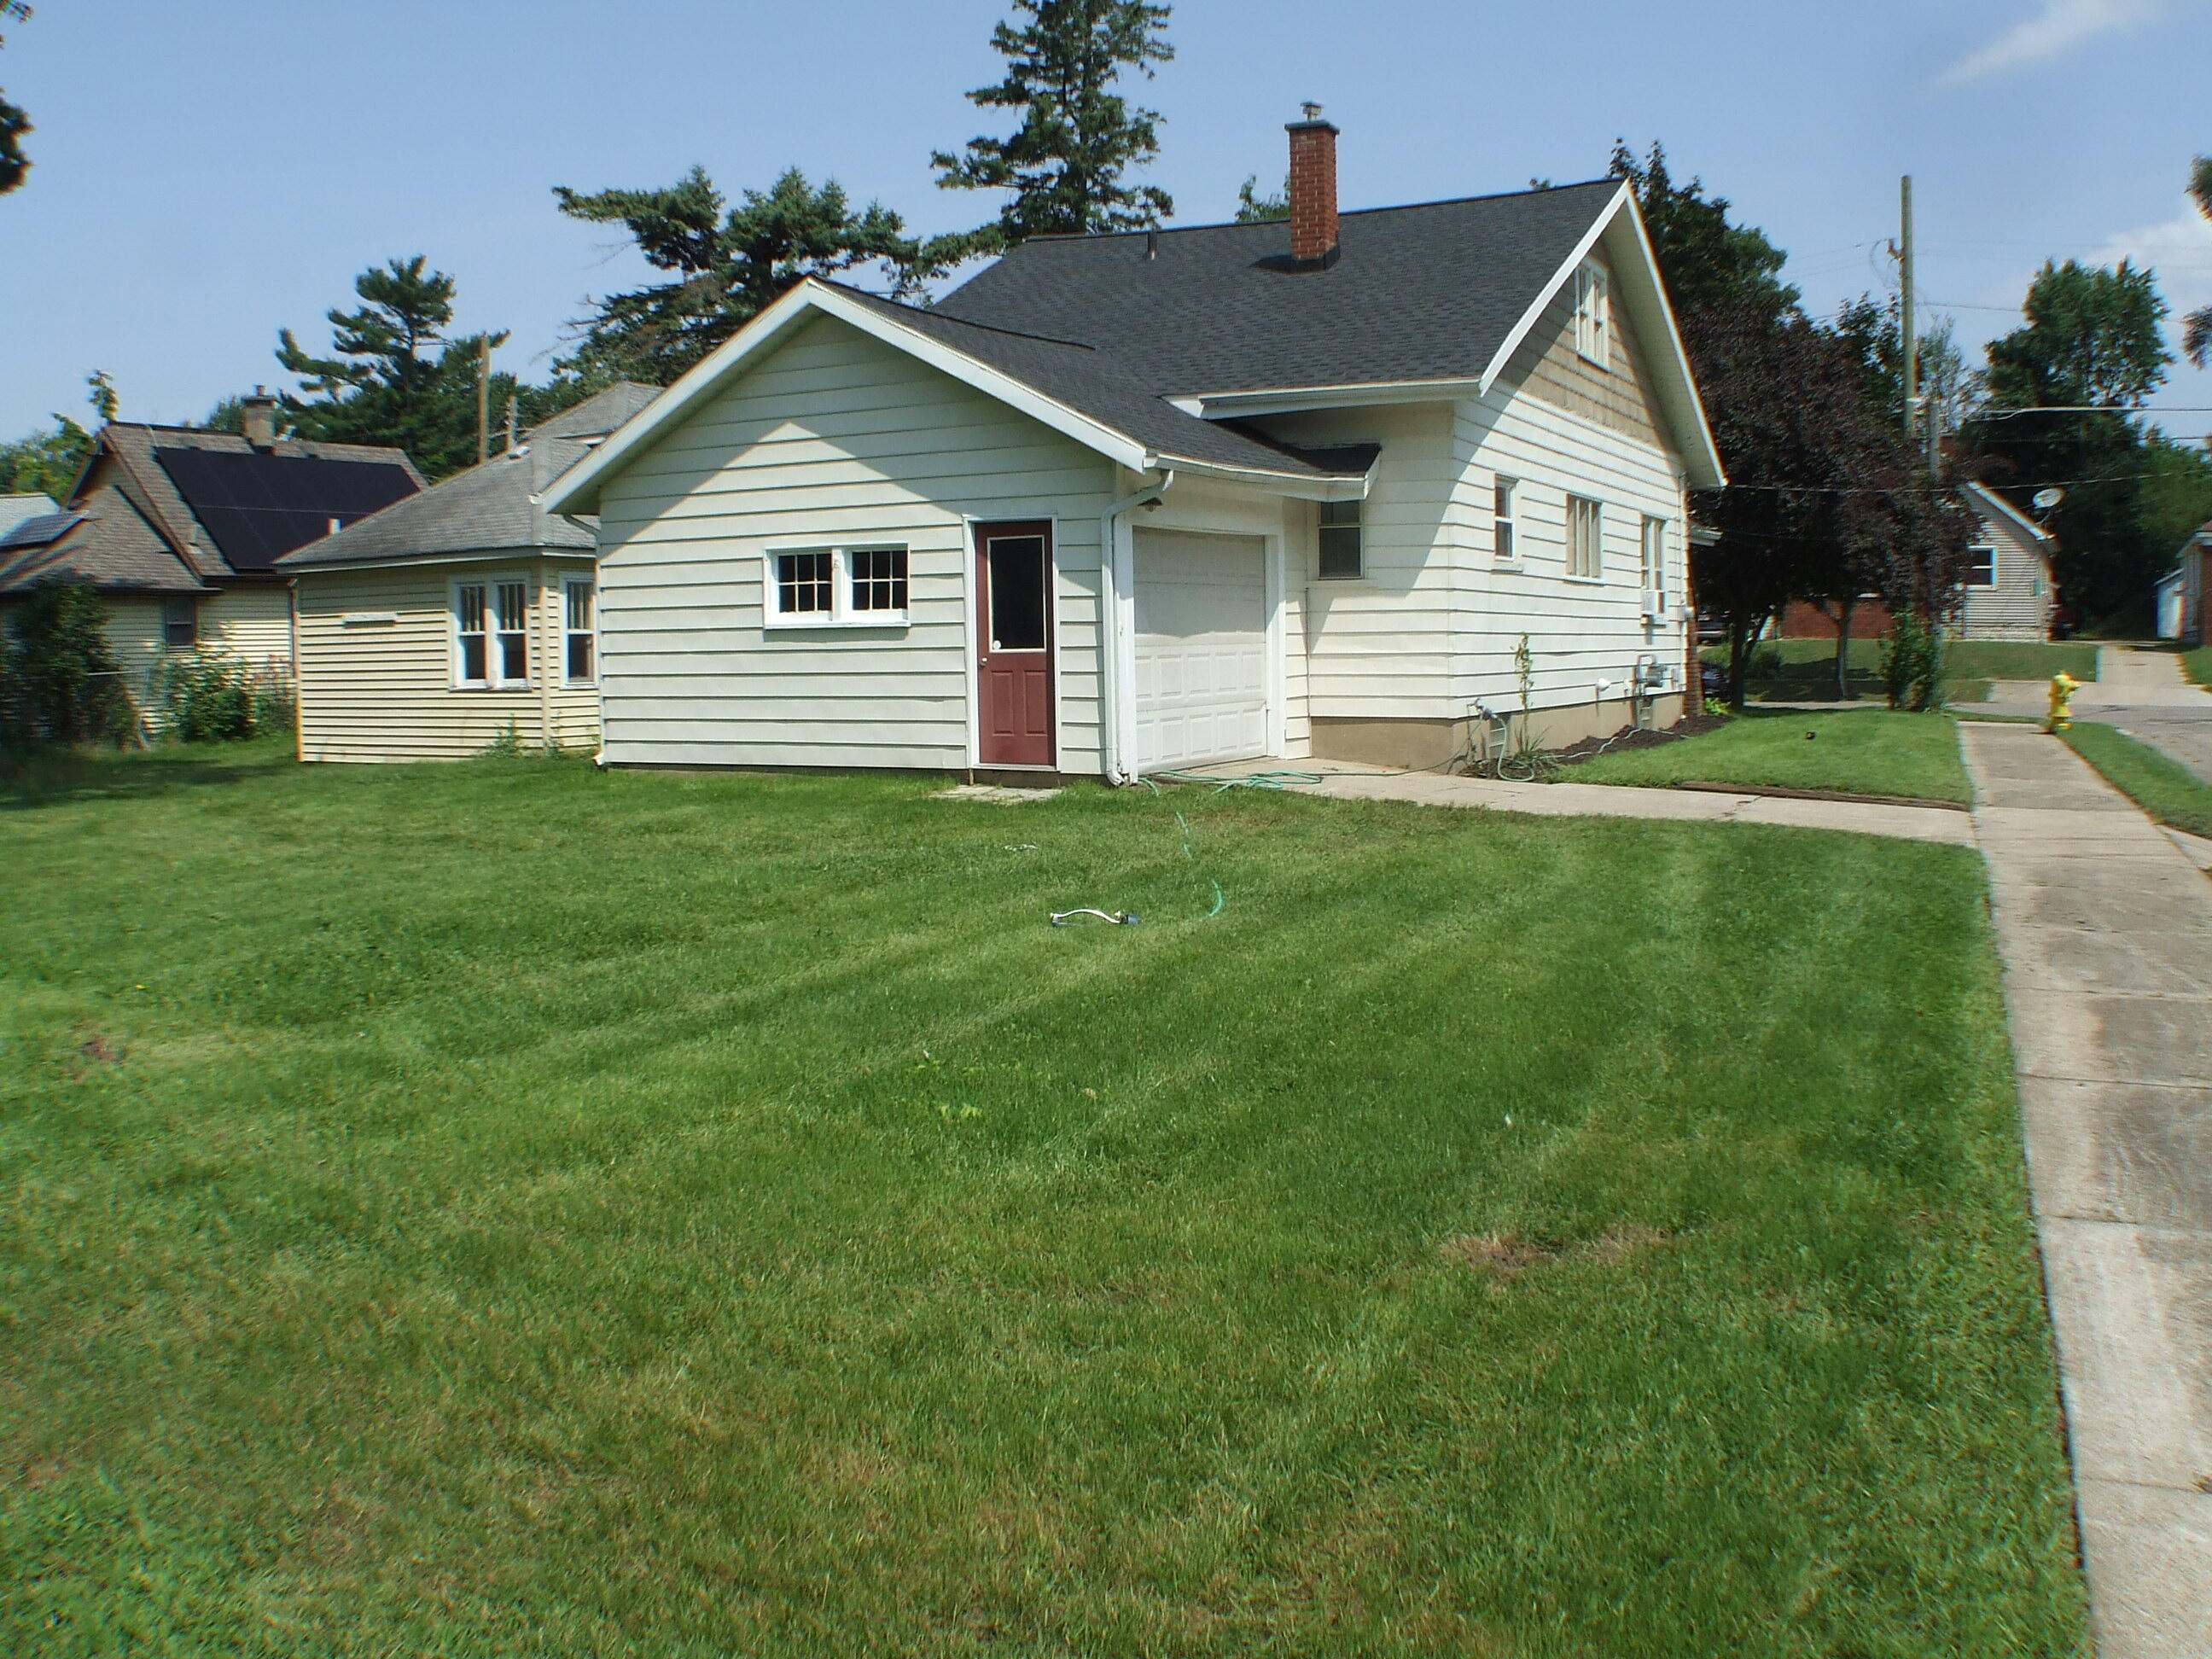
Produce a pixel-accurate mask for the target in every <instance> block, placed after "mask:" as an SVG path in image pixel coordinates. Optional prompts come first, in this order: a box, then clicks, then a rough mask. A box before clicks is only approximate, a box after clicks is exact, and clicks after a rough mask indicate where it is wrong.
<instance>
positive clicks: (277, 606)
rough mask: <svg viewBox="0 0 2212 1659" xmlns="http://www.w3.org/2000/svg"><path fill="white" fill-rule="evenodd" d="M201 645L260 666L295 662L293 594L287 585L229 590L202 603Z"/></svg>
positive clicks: (276, 584) (268, 584)
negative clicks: (293, 649)
mask: <svg viewBox="0 0 2212 1659" xmlns="http://www.w3.org/2000/svg"><path fill="white" fill-rule="evenodd" d="M199 635H200V643H201V645H203V646H204V647H207V648H208V649H210V650H217V649H219V650H223V651H228V652H229V653H231V654H232V655H233V656H237V657H243V658H245V659H246V661H248V662H250V663H252V664H253V665H255V666H256V667H260V666H261V665H264V664H267V663H271V662H274V663H277V664H281V665H283V666H285V667H287V668H289V667H290V666H291V663H292V595H291V592H290V591H289V588H288V587H287V586H285V584H283V583H282V582H270V583H266V584H262V583H255V584H252V585H251V586H246V585H240V586H236V587H225V588H223V589H222V590H221V591H220V592H215V593H210V594H207V595H205V596H204V597H203V598H202V599H201V600H200V602H199Z"/></svg>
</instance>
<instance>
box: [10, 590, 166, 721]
mask: <svg viewBox="0 0 2212 1659" xmlns="http://www.w3.org/2000/svg"><path fill="white" fill-rule="evenodd" d="M107 617H108V611H107V602H106V600H105V599H101V598H100V595H99V593H98V592H95V591H94V588H93V586H92V585H91V584H90V583H88V582H45V583H41V584H40V586H37V587H34V588H33V589H32V590H31V592H30V594H29V596H28V597H27V598H26V599H22V600H21V602H20V603H18V604H17V605H15V611H14V614H13V616H12V617H10V618H9V628H8V629H7V635H8V637H6V638H0V740H4V741H6V742H9V743H11V744H34V743H64V744H68V743H121V742H122V741H123V740H124V739H125V738H128V737H129V736H130V735H131V732H132V731H133V730H134V729H135V728H136V726H137V711H136V710H135V709H133V708H132V707H131V694H130V691H129V690H128V689H127V688H126V687H125V684H124V672H123V665H122V664H121V663H119V662H118V661H117V660H116V657H115V653H114V651H113V649H112V647H110V646H109V645H108V643H107Z"/></svg>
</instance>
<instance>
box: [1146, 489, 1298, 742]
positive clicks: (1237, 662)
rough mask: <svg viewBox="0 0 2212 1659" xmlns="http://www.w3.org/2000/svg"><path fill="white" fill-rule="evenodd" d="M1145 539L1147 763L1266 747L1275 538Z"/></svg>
mask: <svg viewBox="0 0 2212 1659" xmlns="http://www.w3.org/2000/svg"><path fill="white" fill-rule="evenodd" d="M1135 541H1136V549H1135V551H1136V578H1137V769H1138V770H1139V771H1141V772H1162V771H1170V770H1172V769H1175V768H1177V767H1182V766H1202V765H1204V764H1206V763H1208V762H1210V761H1225V760H1249V759H1252V758H1253V757H1255V756H1260V755H1264V754H1266V753H1267V551H1266V544H1265V543H1263V542H1262V541H1261V539H1260V538H1258V537H1257V536H1194V535H1188V534H1184V533H1182V532H1177V531H1170V530H1139V531H1138V532H1136V536H1135Z"/></svg>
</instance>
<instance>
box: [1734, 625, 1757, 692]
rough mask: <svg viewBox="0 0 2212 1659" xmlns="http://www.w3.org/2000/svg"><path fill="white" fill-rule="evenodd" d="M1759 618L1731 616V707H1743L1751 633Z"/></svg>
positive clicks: (1749, 657)
mask: <svg viewBox="0 0 2212 1659" xmlns="http://www.w3.org/2000/svg"><path fill="white" fill-rule="evenodd" d="M1759 620H1760V619H1759V618H1750V617H1729V624H1728V630H1729V683H1728V700H1729V708H1742V707H1743V690H1744V686H1743V682H1744V675H1745V673H1746V671H1748V670H1749V668H1750V667H1751V635H1752V630H1753V629H1754V628H1756V627H1757V626H1758V624H1759Z"/></svg>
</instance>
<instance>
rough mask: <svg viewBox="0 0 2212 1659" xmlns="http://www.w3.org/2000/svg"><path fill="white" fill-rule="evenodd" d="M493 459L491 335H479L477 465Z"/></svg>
mask: <svg viewBox="0 0 2212 1659" xmlns="http://www.w3.org/2000/svg"><path fill="white" fill-rule="evenodd" d="M489 459H491V336H490V335H489V334H479V335H477V465H479V466H481V465H483V463H484V462H486V461H488V460H489Z"/></svg>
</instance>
